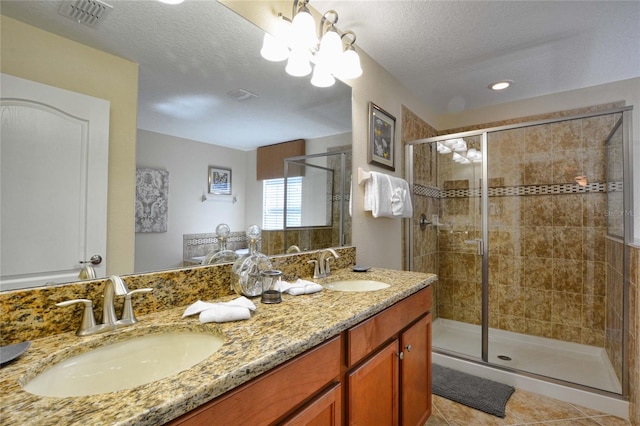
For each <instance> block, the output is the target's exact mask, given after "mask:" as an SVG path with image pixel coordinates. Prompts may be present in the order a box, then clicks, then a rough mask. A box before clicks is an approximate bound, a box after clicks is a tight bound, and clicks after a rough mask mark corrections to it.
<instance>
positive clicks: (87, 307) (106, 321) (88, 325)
mask: <svg viewBox="0 0 640 426" xmlns="http://www.w3.org/2000/svg"><path fill="white" fill-rule="evenodd" d="M150 291H152V289H150V288H141V289H138V290H133V291H129V289H128V288H127V285H126V284H125V283H124V281H123V280H122V278H120V277H119V276H117V275H112V276H110V277H109V279H108V280H107V282H106V283H105V285H104V289H103V291H102V297H103V302H102V303H103V305H102V323H101V324H96V320H95V316H94V314H93V302H92V301H91V300H88V299H73V300H67V301H64V302H60V303H56V306H61V307H64V306H69V305H74V304H76V303H82V304H83V305H84V312H83V315H82V321H81V322H80V327H78V330H77V331H76V334H77V335H78V336H88V335H91V334H98V333H103V332H105V331H110V330H115V329H116V328H118V326H126V325H131V324H135V323H136V322H137V320H136V318H135V315H133V308H132V306H131V295H133V294H135V293H148V292H150ZM114 296H126V300H125V304H124V307H123V312H122V319H121V320H118V317H117V316H116V310H115V307H114V304H113V298H114Z"/></svg>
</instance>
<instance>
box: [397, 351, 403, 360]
mask: <svg viewBox="0 0 640 426" xmlns="http://www.w3.org/2000/svg"><path fill="white" fill-rule="evenodd" d="M398 358H400V359H401V360H402V359H404V352H398Z"/></svg>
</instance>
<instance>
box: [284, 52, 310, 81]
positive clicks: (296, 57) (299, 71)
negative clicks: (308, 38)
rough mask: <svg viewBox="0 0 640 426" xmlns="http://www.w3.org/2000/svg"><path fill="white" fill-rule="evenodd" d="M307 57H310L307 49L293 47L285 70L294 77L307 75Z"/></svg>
mask: <svg viewBox="0 0 640 426" xmlns="http://www.w3.org/2000/svg"><path fill="white" fill-rule="evenodd" d="M309 59H311V53H310V52H309V51H308V50H307V49H305V48H303V47H298V48H295V49H293V50H292V51H291V53H290V54H289V60H288V61H287V66H286V68H285V71H286V72H287V74H289V75H291V76H294V77H304V76H305V75H309V74H310V73H311V64H310V63H309Z"/></svg>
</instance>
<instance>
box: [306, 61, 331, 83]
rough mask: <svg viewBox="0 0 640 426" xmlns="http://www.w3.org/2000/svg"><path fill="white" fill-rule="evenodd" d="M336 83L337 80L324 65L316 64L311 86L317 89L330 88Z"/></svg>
mask: <svg viewBox="0 0 640 426" xmlns="http://www.w3.org/2000/svg"><path fill="white" fill-rule="evenodd" d="M335 82H336V79H335V78H334V77H333V75H331V73H330V72H329V71H328V70H327V68H326V67H325V66H324V65H323V64H316V66H315V67H314V69H313V76H312V77H311V84H313V85H314V86H316V87H330V86H333V85H334V83H335Z"/></svg>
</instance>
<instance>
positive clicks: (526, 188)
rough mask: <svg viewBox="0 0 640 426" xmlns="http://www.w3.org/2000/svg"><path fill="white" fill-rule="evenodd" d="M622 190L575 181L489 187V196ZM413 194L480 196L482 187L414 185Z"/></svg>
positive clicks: (616, 185)
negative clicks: (444, 187) (581, 183)
mask: <svg viewBox="0 0 640 426" xmlns="http://www.w3.org/2000/svg"><path fill="white" fill-rule="evenodd" d="M619 191H622V182H609V183H604V182H593V183H589V184H587V186H580V185H577V184H575V183H560V184H547V185H518V186H504V187H495V188H489V197H510V196H521V195H556V194H580V193H587V192H591V193H594V192H595V193H605V192H619ZM413 194H414V195H420V196H423V197H430V198H468V197H480V196H481V195H482V189H480V188H471V189H439V188H433V187H429V186H424V185H417V184H414V185H413Z"/></svg>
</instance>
